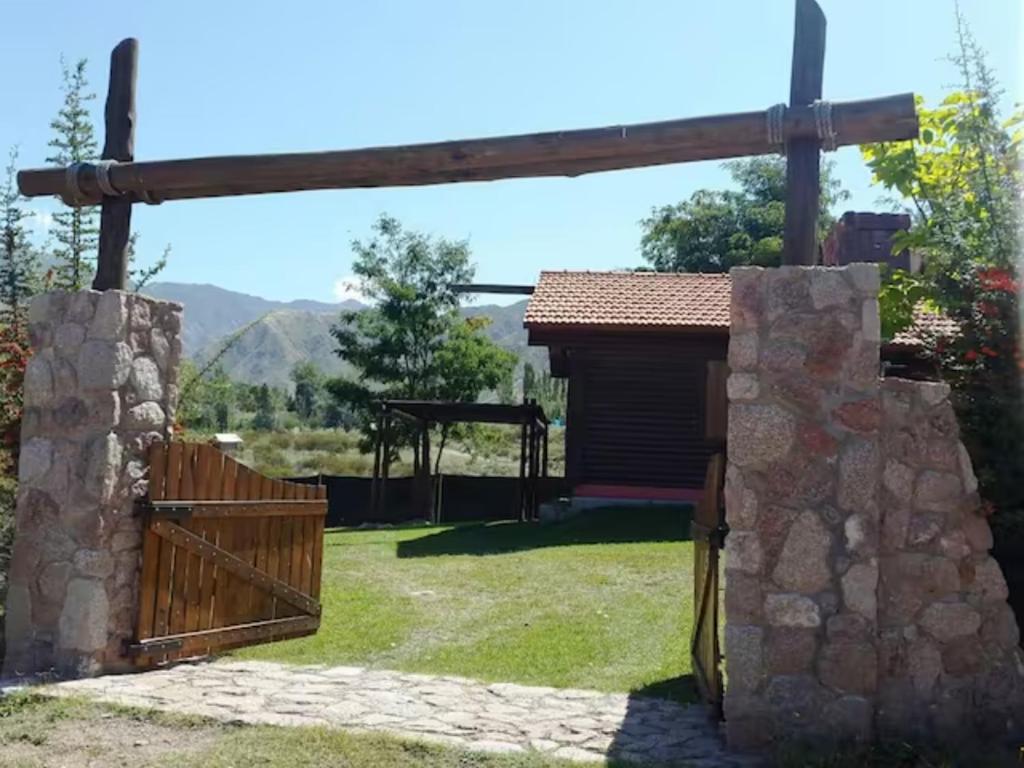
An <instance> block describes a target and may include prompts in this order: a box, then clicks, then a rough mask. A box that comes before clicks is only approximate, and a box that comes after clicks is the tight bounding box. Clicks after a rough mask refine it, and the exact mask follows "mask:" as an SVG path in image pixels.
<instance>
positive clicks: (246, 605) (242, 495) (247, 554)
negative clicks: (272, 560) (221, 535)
mask: <svg viewBox="0 0 1024 768" xmlns="http://www.w3.org/2000/svg"><path fill="white" fill-rule="evenodd" d="M231 461H232V463H234V464H235V466H236V473H237V476H236V479H235V498H236V499H238V500H240V501H245V500H248V498H249V472H250V470H249V468H248V467H247V466H245V465H244V464H240V463H238V462H235V461H234V460H233V459H232V460H231ZM231 521H232V525H233V526H234V528H235V544H236V548H235V554H236V555H238V558H239V559H240V560H241V561H242V562H245V563H248V564H249V565H252V566H255V565H256V562H255V560H256V558H255V553H254V546H255V543H256V542H255V535H254V533H253V528H254V527H255V523H256V522H257V521H256V520H251V519H243V518H238V517H235V516H232V518H231ZM231 597H232V602H231V606H230V611H229V613H230V614H231V623H232V624H242V623H244V622H246V621H251V620H252V619H253V616H252V614H251V613H250V609H251V605H252V599H253V586H252V584H244V585H242V586H241V588H239V589H236V590H234V591H233V592H232V596H231Z"/></svg>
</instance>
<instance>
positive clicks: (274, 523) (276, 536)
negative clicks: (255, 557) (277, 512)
mask: <svg viewBox="0 0 1024 768" xmlns="http://www.w3.org/2000/svg"><path fill="white" fill-rule="evenodd" d="M281 521H282V518H281V517H280V516H274V517H271V518H268V523H269V524H268V526H267V563H266V568H265V569H261V570H265V571H266V573H267V575H268V576H270V577H271V578H273V579H276V578H278V573H279V572H280V563H281V537H282V535H283V534H282V526H281ZM264 609H265V610H267V611H269V618H274V617H275V616H277V601H276V600H275V599H274V597H273V595H271V596H270V600H269V601H268V604H265V605H264Z"/></svg>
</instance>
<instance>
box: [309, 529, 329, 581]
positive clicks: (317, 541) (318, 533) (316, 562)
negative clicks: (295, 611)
mask: <svg viewBox="0 0 1024 768" xmlns="http://www.w3.org/2000/svg"><path fill="white" fill-rule="evenodd" d="M326 511H327V510H326V509H325V510H324V512H325V513H326ZM323 562H324V518H323V517H318V518H313V563H312V573H311V576H310V588H309V594H310V595H311V596H312V597H315V598H317V599H319V597H320V582H321V579H322V578H323V574H322V570H323Z"/></svg>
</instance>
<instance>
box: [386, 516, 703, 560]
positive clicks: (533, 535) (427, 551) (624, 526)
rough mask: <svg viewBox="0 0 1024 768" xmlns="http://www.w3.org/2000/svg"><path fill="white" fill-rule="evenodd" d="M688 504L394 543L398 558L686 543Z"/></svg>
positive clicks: (474, 527)
mask: <svg viewBox="0 0 1024 768" xmlns="http://www.w3.org/2000/svg"><path fill="white" fill-rule="evenodd" d="M691 517H692V507H689V506H673V507H605V508H602V509H594V510H590V511H588V512H585V513H583V514H581V515H578V516H577V517H574V518H572V519H570V520H563V521H562V522H558V523H544V524H542V523H479V524H467V525H459V526H456V527H454V528H446V529H443V530H440V531H437V532H436V533H432V534H429V535H426V536H421V537H419V538H416V539H411V540H409V541H400V542H398V556H399V557H437V556H441V555H500V554H503V553H506V552H518V551H522V550H529V549H538V548H541V547H564V546H570V545H574V544H625V543H640V542H654V541H688V540H689V538H690V518H691Z"/></svg>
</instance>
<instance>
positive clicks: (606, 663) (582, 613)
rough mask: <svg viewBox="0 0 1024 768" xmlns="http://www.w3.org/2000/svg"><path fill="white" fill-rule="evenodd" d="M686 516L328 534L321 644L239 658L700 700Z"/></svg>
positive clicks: (683, 512)
mask: <svg viewBox="0 0 1024 768" xmlns="http://www.w3.org/2000/svg"><path fill="white" fill-rule="evenodd" d="M688 521H689V510H688V509H686V508H681V507H680V508H620V509H614V508H613V509H605V510H598V511H595V512H591V513H588V514H587V515H583V516H580V517H577V518H575V519H572V520H568V521H565V522H562V523H557V524H551V525H543V526H542V525H539V524H533V523H530V524H517V523H491V524H486V525H484V524H469V525H459V526H438V527H409V528H394V529H377V530H338V531H334V532H329V533H328V534H327V536H326V539H325V543H324V567H323V590H322V600H323V607H324V612H323V623H322V625H321V628H320V631H319V633H318V634H317V635H315V636H313V637H308V638H302V639H299V640H291V641H286V642H283V643H275V644H272V645H265V646H259V647H256V648H250V649H246V650H244V651H240V652H238V653H237V654H236V655H237V656H240V657H243V658H249V659H272V660H278V661H283V662H294V663H302V664H348V665H360V666H363V665H366V666H373V667H378V668H388V669H397V670H404V671H411V672H424V673H433V674H452V675H460V676H464V677H471V678H475V679H478V680H485V681H509V682H519V683H526V684H535V685H550V686H557V687H578V688H596V689H598V690H604V691H622V692H626V691H640V692H647V693H652V694H657V695H663V696H669V697H671V698H675V699H679V700H684V701H689V700H694V699H695V691H694V687H693V682H692V678H691V677H690V658H689V651H688V644H689V638H690V627H691V623H692V620H693V616H692V614H693V607H692V602H693V597H692V589H693V586H692V568H693V559H692V546H691V544H690V543H689V541H687V540H686V538H687V531H688V526H689V522H688Z"/></svg>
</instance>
